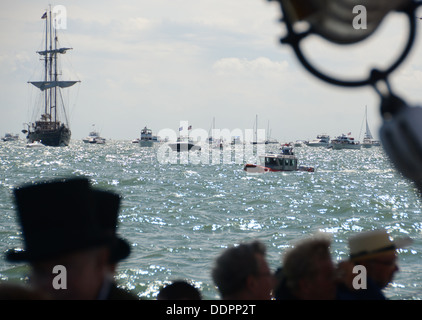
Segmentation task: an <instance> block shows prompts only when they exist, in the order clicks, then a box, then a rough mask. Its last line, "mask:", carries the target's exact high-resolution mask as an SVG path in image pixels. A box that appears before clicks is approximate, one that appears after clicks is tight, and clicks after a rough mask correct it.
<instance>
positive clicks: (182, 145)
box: [168, 138, 201, 152]
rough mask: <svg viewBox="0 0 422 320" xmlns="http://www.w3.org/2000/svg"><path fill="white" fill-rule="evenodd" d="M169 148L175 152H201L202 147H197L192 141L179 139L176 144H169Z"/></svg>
mask: <svg viewBox="0 0 422 320" xmlns="http://www.w3.org/2000/svg"><path fill="white" fill-rule="evenodd" d="M168 146H169V147H170V148H171V150H173V151H177V152H183V151H200V150H201V147H200V146H197V145H196V144H195V143H194V142H193V141H192V140H190V139H185V138H178V139H177V141H176V142H170V143H168Z"/></svg>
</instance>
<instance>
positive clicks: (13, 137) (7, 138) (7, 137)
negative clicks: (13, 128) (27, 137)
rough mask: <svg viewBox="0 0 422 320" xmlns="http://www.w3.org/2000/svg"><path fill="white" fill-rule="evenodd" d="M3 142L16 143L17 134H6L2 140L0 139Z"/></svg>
mask: <svg viewBox="0 0 422 320" xmlns="http://www.w3.org/2000/svg"><path fill="white" fill-rule="evenodd" d="M1 140H3V141H17V140H19V135H18V134H12V133H6V134H5V135H4V137H3V138H1Z"/></svg>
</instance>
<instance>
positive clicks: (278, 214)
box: [0, 140, 422, 299]
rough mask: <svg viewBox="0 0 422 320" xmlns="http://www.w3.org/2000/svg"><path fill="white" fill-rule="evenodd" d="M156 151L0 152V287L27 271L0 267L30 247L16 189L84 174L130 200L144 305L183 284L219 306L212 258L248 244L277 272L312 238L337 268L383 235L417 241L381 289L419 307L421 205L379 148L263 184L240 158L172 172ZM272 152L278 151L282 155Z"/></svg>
mask: <svg viewBox="0 0 422 320" xmlns="http://www.w3.org/2000/svg"><path fill="white" fill-rule="evenodd" d="M160 147H161V145H160V144H156V145H155V146H154V147H152V148H145V147H144V148H143V147H140V145H138V144H134V143H131V142H130V141H111V140H108V141H107V142H106V144H104V145H95V144H94V145H93V144H84V143H83V142H82V141H77V140H72V142H71V144H70V145H69V146H68V147H63V148H54V147H45V148H39V149H31V148H26V147H25V143H24V142H22V141H21V142H7V143H6V142H3V143H1V144H0V240H1V241H0V252H1V258H0V278H1V279H3V280H16V281H25V279H26V277H27V273H28V267H27V266H26V265H24V264H11V263H9V262H7V261H5V260H4V254H3V252H4V251H6V250H7V249H9V248H15V247H22V246H23V245H22V234H21V232H20V228H19V226H18V224H17V223H16V213H15V209H16V208H15V205H14V202H13V196H12V191H13V188H14V187H16V186H19V185H22V184H25V183H28V182H32V181H39V180H47V179H51V178H59V177H60V178H61V177H67V176H85V177H88V178H89V179H90V180H91V182H92V184H93V186H94V187H96V188H102V189H106V190H111V191H114V192H117V193H119V194H121V196H122V203H121V208H120V216H119V228H118V233H119V234H120V235H121V236H122V237H124V238H125V239H127V240H128V241H129V243H130V244H131V250H132V252H131V255H130V256H129V258H127V259H126V260H124V261H122V262H121V263H120V264H119V265H118V269H117V274H116V279H117V282H118V284H119V285H120V286H122V287H125V288H128V289H130V290H133V292H135V293H136V294H137V295H138V296H139V297H140V298H143V299H155V298H156V295H157V293H158V290H159V289H160V288H161V287H162V286H163V285H165V284H167V283H169V282H171V281H173V280H176V279H185V280H189V281H191V282H192V283H194V285H195V286H197V287H198V288H199V289H200V290H201V293H202V295H203V297H204V298H205V299H219V295H218V292H217V290H216V288H215V286H214V284H213V281H212V278H211V270H212V267H213V265H214V261H215V258H216V257H217V256H218V255H219V254H221V252H222V251H223V250H224V249H226V248H228V247H229V246H232V245H235V244H239V243H240V242H244V241H251V240H254V239H258V240H260V241H262V242H263V243H264V244H265V245H266V247H267V260H268V262H269V265H270V267H271V269H272V270H276V269H277V268H278V267H279V266H280V264H281V257H282V254H283V252H284V251H285V250H286V249H287V248H289V247H290V246H291V245H292V244H294V243H295V241H297V240H300V239H303V238H306V237H308V236H311V235H313V234H314V233H316V232H324V233H327V234H329V235H330V236H331V238H332V248H331V249H332V257H333V260H335V262H338V261H341V260H343V259H347V257H348V247H347V239H348V237H349V236H351V235H354V234H356V233H358V232H361V231H368V230H372V229H377V228H385V229H387V230H388V232H389V233H390V234H391V235H392V237H400V236H410V237H411V238H413V239H414V243H413V244H412V245H411V246H410V247H408V248H405V249H401V250H400V251H399V268H400V271H399V272H398V273H396V276H395V279H394V281H393V282H392V284H391V285H390V286H389V287H388V288H387V289H386V290H385V293H386V295H387V297H388V298H390V299H421V298H422V267H421V262H422V242H421V238H422V236H421V230H422V214H421V199H420V197H419V196H418V195H417V193H416V190H415V188H414V187H413V185H412V184H411V183H410V182H408V181H406V180H405V179H404V178H403V177H402V176H401V175H400V174H398V173H397V172H396V171H395V169H394V168H393V167H392V165H391V163H390V162H389V160H388V158H387V157H386V156H385V154H384V152H383V150H382V148H381V147H373V148H370V149H362V150H330V149H325V148H311V147H306V146H304V147H298V148H296V149H295V152H296V155H297V156H298V158H299V164H304V165H313V166H315V167H316V171H315V172H313V173H310V172H273V173H265V174H256V175H248V174H247V173H246V172H244V171H243V164H242V163H239V161H238V159H237V160H236V159H233V161H227V158H226V160H225V161H223V158H222V161H214V162H211V161H209V162H208V163H207V162H206V161H199V162H198V161H196V162H194V163H192V162H190V161H181V159H179V158H178V159H176V161H171V162H167V163H164V162H165V161H161V160H162V159H160V158H159V157H158V156H157V155H158V154H159V152H158V150H159V148H160ZM265 148H267V151H274V152H277V151H278V146H277V145H267V146H265ZM270 148H272V149H273V150H268V149H270ZM180 156H183V155H179V157H180ZM249 160H250V159H244V161H245V162H249ZM63 205H66V204H63ZM52 241H53V240H52Z"/></svg>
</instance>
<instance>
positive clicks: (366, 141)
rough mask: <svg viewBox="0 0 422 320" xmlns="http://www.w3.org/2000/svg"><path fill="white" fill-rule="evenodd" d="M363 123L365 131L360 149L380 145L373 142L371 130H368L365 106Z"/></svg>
mask: <svg viewBox="0 0 422 320" xmlns="http://www.w3.org/2000/svg"><path fill="white" fill-rule="evenodd" d="M365 123H366V130H365V135H364V136H363V141H362V147H364V148H372V147H373V146H379V145H380V143H379V141H377V140H374V137H373V136H372V133H371V130H370V129H369V125H368V112H367V107H366V106H365Z"/></svg>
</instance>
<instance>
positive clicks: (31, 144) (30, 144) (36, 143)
mask: <svg viewBox="0 0 422 320" xmlns="http://www.w3.org/2000/svg"><path fill="white" fill-rule="evenodd" d="M26 147H27V148H44V147H45V145H44V144H42V143H41V141H34V142H28V143H27V144H26Z"/></svg>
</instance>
